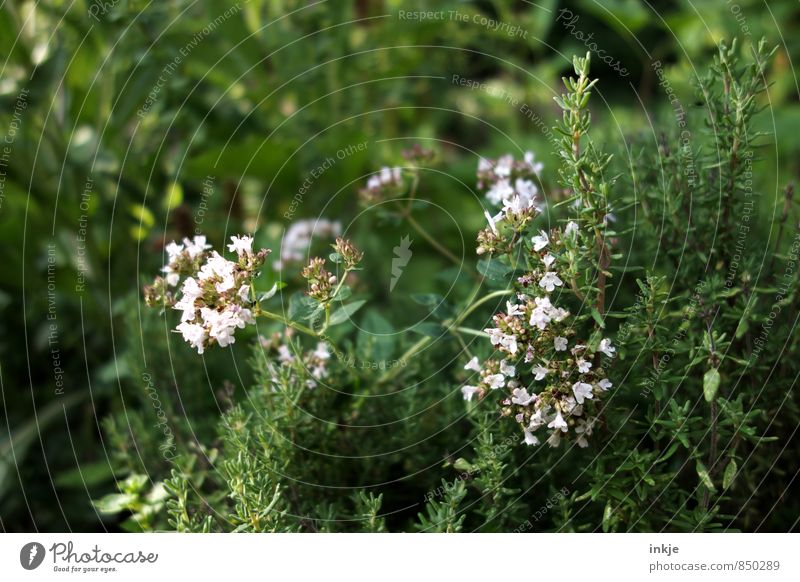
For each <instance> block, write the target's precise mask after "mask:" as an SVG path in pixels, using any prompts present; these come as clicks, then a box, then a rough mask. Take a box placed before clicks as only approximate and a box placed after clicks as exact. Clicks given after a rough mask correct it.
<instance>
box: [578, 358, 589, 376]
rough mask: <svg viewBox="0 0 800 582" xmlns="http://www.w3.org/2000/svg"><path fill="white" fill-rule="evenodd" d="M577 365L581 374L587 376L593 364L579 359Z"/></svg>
mask: <svg viewBox="0 0 800 582" xmlns="http://www.w3.org/2000/svg"><path fill="white" fill-rule="evenodd" d="M577 364H578V371H579V372H580V373H581V374H586V373H587V372H588V371H589V368H591V367H592V363H591V362H587V361H586V360H584V359H583V358H578V362H577Z"/></svg>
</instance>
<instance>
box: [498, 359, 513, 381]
mask: <svg viewBox="0 0 800 582" xmlns="http://www.w3.org/2000/svg"><path fill="white" fill-rule="evenodd" d="M500 373H501V374H502V375H503V376H505V377H507V378H509V377H514V375H515V374H516V373H517V368H516V367H515V366H512V365H511V364H509V363H508V362H507V361H506V360H503V361H502V362H500Z"/></svg>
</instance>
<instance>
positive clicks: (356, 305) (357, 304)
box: [328, 299, 367, 327]
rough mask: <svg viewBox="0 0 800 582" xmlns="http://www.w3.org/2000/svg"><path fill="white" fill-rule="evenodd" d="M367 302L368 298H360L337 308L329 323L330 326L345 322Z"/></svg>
mask: <svg viewBox="0 0 800 582" xmlns="http://www.w3.org/2000/svg"><path fill="white" fill-rule="evenodd" d="M366 302H367V300H366V299H359V300H358V301H353V302H352V303H348V304H347V305H345V306H344V307H342V308H340V309H337V310H336V311H335V312H333V314H332V315H331V319H330V322H329V323H328V326H329V327H332V326H334V325H339V324H340V323H344V322H345V321H347V320H348V319H350V316H351V315H353V314H354V313H355V312H356V311H358V310H359V309H361V308H362V307H363V306H364V304H365V303H366Z"/></svg>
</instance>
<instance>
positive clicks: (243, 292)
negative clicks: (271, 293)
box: [238, 284, 250, 301]
mask: <svg viewBox="0 0 800 582" xmlns="http://www.w3.org/2000/svg"><path fill="white" fill-rule="evenodd" d="M238 295H239V298H240V299H241V300H242V301H249V299H250V285H247V284H245V285H242V286H241V287H239V293H238Z"/></svg>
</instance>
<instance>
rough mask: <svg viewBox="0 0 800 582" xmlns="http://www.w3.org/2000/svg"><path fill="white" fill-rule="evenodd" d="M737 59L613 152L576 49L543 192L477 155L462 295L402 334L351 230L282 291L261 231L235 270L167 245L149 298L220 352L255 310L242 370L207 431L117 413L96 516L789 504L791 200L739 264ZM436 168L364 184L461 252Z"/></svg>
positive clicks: (378, 517)
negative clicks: (658, 123) (553, 173)
mask: <svg viewBox="0 0 800 582" xmlns="http://www.w3.org/2000/svg"><path fill="white" fill-rule="evenodd" d="M740 52H741V51H740V50H739V49H738V47H737V46H736V45H735V44H732V45H731V46H730V47H727V46H723V47H722V48H721V49H720V52H719V55H718V57H717V60H716V61H715V63H714V65H713V66H712V67H711V68H710V70H709V73H708V75H707V76H706V77H705V78H704V79H703V80H702V81H701V82H700V83H699V84H698V87H697V88H698V95H699V99H700V100H701V102H702V103H703V107H702V108H698V110H697V111H693V112H692V115H691V116H690V119H689V120H688V121H687V124H688V125H687V127H686V128H682V129H684V130H685V131H689V128H690V129H691V132H690V135H691V136H693V138H692V139H691V140H688V139H686V134H685V133H683V132H681V131H670V130H665V131H664V132H663V133H662V135H661V137H660V138H659V141H658V144H657V148H648V147H645V146H642V147H640V148H638V149H636V150H635V151H637V152H640V153H637V154H635V155H636V157H635V158H628V159H626V158H625V157H624V156H623V157H622V159H620V158H619V156H617V157H612V156H611V155H610V154H608V153H605V152H604V151H603V149H604V147H601V146H600V145H599V144H600V143H602V141H603V140H601V139H599V136H597V135H595V133H594V131H593V127H592V115H591V111H592V110H591V108H590V106H591V97H592V94H593V92H594V91H595V90H596V83H597V81H596V80H593V79H592V78H591V75H590V56H589V54H587V55H586V56H585V57H583V58H575V59H574V62H573V66H574V76H571V77H569V78H566V79H564V86H565V93H564V94H563V95H561V96H559V97H557V98H556V100H555V101H556V103H557V105H558V106H559V108H560V109H561V111H562V114H561V117H560V119H559V120H558V122H557V126H556V128H555V131H556V132H557V135H558V139H557V142H556V144H555V145H556V151H555V154H556V159H557V161H558V168H557V175H558V185H559V188H558V189H557V190H556V194H554V195H553V196H551V197H549V199H548V198H545V197H544V196H543V195H542V191H543V190H544V187H545V184H544V179H543V177H542V176H543V170H544V167H543V164H542V163H541V162H539V161H537V159H536V158H535V156H534V155H533V154H532V153H530V152H527V153H523V154H522V155H521V156H518V157H515V156H513V155H505V156H502V157H499V158H497V159H488V158H481V159H480V160H479V162H478V171H477V190H478V192H479V193H480V195H481V196H483V203H484V209H485V220H486V226H485V228H483V229H482V230H480V231H479V232H478V233H477V235H476V244H475V256H474V265H469V267H468V268H466V269H465V271H466V273H465V274H462V275H461V276H460V278H458V292H456V293H453V294H452V295H451V296H448V297H443V296H441V295H437V294H431V293H425V294H423V293H417V294H414V295H412V297H411V299H412V300H413V301H415V302H416V303H417V304H419V305H420V306H421V307H422V308H424V309H425V310H426V314H427V315H426V317H425V319H424V321H423V322H422V323H419V324H417V325H415V326H413V328H412V329H411V330H410V331H409V332H408V333H399V330H398V329H397V328H396V327H395V324H394V323H393V321H392V319H391V317H390V314H388V313H386V312H385V311H384V310H383V309H382V308H381V304H380V302H379V300H378V299H376V298H377V297H379V295H380V294H379V292H378V291H376V289H375V281H374V277H372V276H371V274H370V275H367V274H366V272H365V267H364V263H365V261H366V259H367V258H369V248H368V246H365V245H360V244H359V241H358V240H357V239H353V240H350V239H347V238H342V237H338V238H336V240H335V242H333V244H332V248H331V249H330V251H329V252H328V253H322V254H320V255H319V256H313V257H310V259H309V261H308V262H307V263H306V264H305V266H304V268H302V270H300V271H299V272H298V273H297V276H296V277H291V276H290V275H285V276H283V277H282V280H278V279H277V277H275V278H273V279H272V280H270V277H269V276H268V277H265V276H264V275H263V273H262V271H263V270H264V265H265V261H266V257H267V256H268V254H269V252H270V251H269V250H268V249H262V250H255V249H254V246H253V245H254V239H253V238H252V237H251V236H242V237H239V236H235V237H232V238H231V242H230V244H229V249H228V250H229V253H230V254H231V257H232V258H231V259H227V258H225V257H224V256H223V255H220V254H219V253H217V252H216V251H213V250H211V249H210V246H209V245H208V244H207V242H206V240H205V238H204V237H202V236H197V237H195V238H194V239H191V240H189V239H187V240H185V241H183V243H173V244H172V245H170V246H169V247H167V254H168V257H167V258H168V260H167V264H166V266H165V267H164V268H163V274H162V276H161V277H159V278H157V279H156V280H155V282H154V283H153V284H152V285H150V286H148V287H147V288H146V289H145V299H146V301H147V303H148V304H149V305H151V306H154V307H158V308H160V309H161V310H162V311H161V315H162V317H166V318H168V319H170V320H172V319H173V315H176V314H174V313H173V312H175V311H179V312H180V313H181V315H180V316H179V319H180V322H177V323H175V324H174V326H173V327H174V328H175V330H176V331H177V332H179V333H180V335H181V337H182V338H183V339H184V340H185V341H186V342H188V344H189V345H190V347H191V348H194V349H195V350H196V351H197V352H199V353H200V354H207V355H209V357H211V356H212V354H213V353H214V352H218V351H221V350H224V349H225V348H226V346H230V345H231V344H233V343H234V341H235V337H234V335H235V334H239V336H242V335H245V334H246V333H247V331H246V330H247V329H250V328H252V327H254V326H256V325H257V321H258V319H261V320H262V321H264V322H265V324H264V325H262V324H258V335H257V338H255V339H254V340H253V341H251V342H250V343H251V344H252V345H251V348H250V356H249V359H248V364H249V367H250V368H251V369H252V371H253V375H254V381H253V382H252V385H251V386H249V387H248V388H247V391H246V393H245V394H241V393H239V394H236V393H235V392H232V391H224V393H221V394H220V397H219V400H218V401H219V403H220V405H221V412H220V413H219V414H220V417H219V419H218V422H216V421H215V422H214V424H215V429H213V430H195V428H196V427H193V426H192V425H191V424H190V423H177V422H176V423H175V425H174V428H173V433H172V434H170V435H169V438H168V439H167V440H168V441H169V443H170V447H169V450H170V451H171V452H172V453H174V454H170V455H169V457H168V458H167V457H163V455H162V457H163V458H159V455H157V454H156V450H157V446H158V443H157V442H152V441H149V442H147V441H145V440H144V439H143V438H140V437H139V436H138V435H137V434H136V432H137V431H135V430H130V429H126V428H123V427H124V426H133V427H136V426H140V425H143V424H144V421H142V420H139V419H134V421H133V423H132V424H131V423H130V421H128V422H129V424H128V425H125V424H123V422H122V421H121V419H119V418H112V419H109V421H108V422H107V432H108V434H109V436H110V438H111V440H112V442H113V444H114V445H115V448H116V450H117V456H116V461H117V464H118V467H119V471H120V473H121V474H124V475H125V476H126V477H127V479H126V480H125V481H124V482H123V484H122V490H121V491H120V492H119V493H118V494H111V495H109V496H108V497H106V498H104V499H101V500H99V501H98V502H97V506H98V508H100V509H101V510H102V511H104V512H106V513H111V514H119V513H122V514H125V515H126V516H127V517H128V521H127V522H126V524H127V526H128V527H130V528H131V529H156V530H159V529H173V530H177V531H254V532H255V531H259V532H262V531H267V532H319V531H367V532H384V531H441V532H457V531H599V530H602V531H653V530H658V531H660V530H672V531H717V530H726V529H745V530H748V529H757V528H758V527H759V523H760V522H759V520H760V519H761V516H759V515H757V514H756V513H754V512H753V511H752V510H751V509H750V503H749V500H751V499H753V498H760V499H762V504H761V505H759V506H763V499H764V498H770V496H772V498H774V499H775V500H776V503H777V502H778V500H779V497H780V495H781V491H780V490H778V489H777V488H776V487H774V486H772V485H770V480H769V476H770V474H771V473H772V472H774V471H783V470H785V467H786V466H788V463H790V462H791V461H792V459H790V458H789V457H788V455H789V453H787V452H784V451H782V450H781V449H780V441H781V439H785V438H789V435H790V432H791V431H794V430H795V429H796V423H797V421H798V408H797V401H796V399H795V398H793V397H792V386H793V383H792V381H791V378H794V377H796V374H797V373H798V371H800V369H798V364H797V361H798V359H797V354H798V349H800V348H799V346H798V340H797V334H793V333H792V330H793V328H794V323H795V322H796V320H797V315H798V311H797V305H798V297H797V281H798V276H797V269H796V265H797V256H798V250H800V244H798V242H797V236H796V235H794V234H793V229H792V228H791V227H790V225H789V222H788V219H787V217H788V216H789V215H790V213H791V211H792V209H793V205H792V204H793V203H792V200H791V189H787V196H786V204H785V208H786V210H785V212H784V217H783V220H782V221H781V222H780V228H779V231H778V232H777V233H775V234H776V236H775V237H774V243H772V244H773V245H774V246H772V247H770V249H769V251H770V252H771V253H774V256H773V257H772V258H771V260H769V261H764V260H761V261H760V262H759V260H758V259H757V258H756V254H755V253H746V252H744V251H745V250H746V249H748V248H752V247H753V245H754V244H755V241H757V240H766V239H769V240H772V238H770V232H769V228H768V227H767V231H766V234H765V233H764V232H763V229H764V228H765V227H764V226H763V224H761V223H759V222H758V221H757V220H756V218H755V214H756V212H755V206H756V205H757V204H756V200H757V198H758V194H757V193H756V192H754V191H753V188H752V181H751V180H749V176H750V175H751V172H752V171H753V164H754V163H755V161H756V160H757V158H758V154H757V148H758V145H759V143H760V142H761V140H763V135H761V134H759V133H758V132H757V131H755V129H754V125H753V120H754V118H755V116H756V114H757V112H758V108H759V103H760V101H759V99H760V95H761V93H762V92H763V91H764V90H765V89H766V86H765V82H764V74H765V70H766V67H767V66H768V61H769V57H770V56H771V52H770V51H769V50H767V49H766V46H765V44H764V43H761V44H759V45H758V46H757V47H756V48H755V51H754V53H753V57H752V62H751V63H750V64H747V65H742V64H740V63H739V61H738V56H739V54H740ZM701 115H705V119H700V116H701ZM699 128H704V131H701V130H700V129H699ZM435 158H436V156H435V155H434V153H433V152H432V151H430V150H426V149H424V148H421V147H415V148H414V149H412V150H409V151H408V152H406V155H405V162H404V163H403V164H402V165H395V166H388V165H387V166H386V167H383V168H382V169H380V170H378V171H377V172H376V173H375V174H374V175H372V176H371V177H370V178H369V179H368V181H367V183H366V185H365V186H364V187H363V188H361V189H360V190H359V192H358V193H357V196H358V198H359V200H360V201H361V203H362V204H363V205H365V206H366V207H375V206H378V207H380V209H381V210H380V215H379V219H380V220H384V221H388V222H392V223H395V224H397V223H403V224H408V225H409V226H410V228H412V229H413V230H414V232H415V233H416V235H417V236H418V239H419V241H418V243H417V244H426V245H428V246H429V247H430V248H431V249H432V250H433V251H435V252H437V253H439V254H441V255H442V256H443V258H444V259H446V260H447V261H452V262H455V263H460V262H461V261H460V259H458V258H457V256H456V255H455V254H454V253H453V251H452V250H451V249H449V248H448V247H447V246H446V245H445V244H444V242H443V241H442V240H440V239H439V238H438V237H437V236H436V234H435V233H434V232H431V230H430V228H429V227H428V226H427V225H426V223H425V220H424V216H422V215H421V214H422V213H420V211H419V209H420V206H419V205H418V202H419V200H420V198H421V197H422V196H423V195H424V192H425V179H426V176H427V172H426V171H425V170H426V169H428V168H429V167H430V165H431V164H434V163H436V160H435ZM326 224H332V223H328V222H326ZM665 225H666V226H665ZM714 225H716V226H714ZM303 228H304V229H305V230H307V231H308V232H314V226H313V225H311V226H308V225H304V226H303ZM330 230H331V231H334V230H335V231H337V232H338V230H339V227H338V226H337V227H336V228H335V229H334V228H331V229H330ZM756 234H757V235H758V236H756ZM790 235H792V236H794V238H793V239H791V240H790V239H789V236H790ZM296 242H297V241H293V243H292V244H293V245H294V244H295V243H296ZM292 248H293V249H294V247H292ZM360 248H364V251H362V250H360ZM293 252H296V251H295V250H293ZM282 254H285V253H282ZM301 254H302V253H301ZM284 259H285V257H283V256H282V257H281V260H282V261H283V260H284ZM792 265H794V266H792ZM280 273H284V271H283V270H282V271H280ZM262 287H263V288H262ZM145 319H147V318H145ZM176 319H178V318H176ZM148 325H152V326H155V325H157V320H155V319H154V320H151V323H150V324H148ZM145 331H146V330H145ZM245 337H249V336H246V335H245ZM237 345H238V344H237ZM183 349H184V350H186V349H187V348H185V347H184V348H183ZM176 351H177V350H176ZM132 365H133V364H132ZM187 373H188V372H187ZM206 414H207V413H206ZM204 418H207V416H206V417H204ZM792 434H793V433H792ZM142 445H144V446H142ZM139 450H143V451H144V453H143V454H141V453H137V454H134V451H139ZM795 460H796V459H795ZM745 468H746V470H745ZM145 475H149V476H150V478H151V480H152V483H150V484H148V480H147V479H146V477H145Z"/></svg>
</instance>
